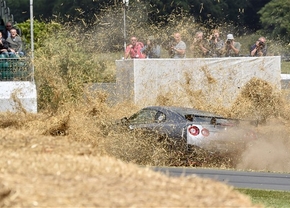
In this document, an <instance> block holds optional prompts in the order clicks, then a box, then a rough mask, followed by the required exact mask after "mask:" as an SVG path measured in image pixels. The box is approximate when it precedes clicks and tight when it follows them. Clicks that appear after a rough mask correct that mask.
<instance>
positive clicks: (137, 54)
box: [124, 37, 146, 59]
mask: <svg viewBox="0 0 290 208" xmlns="http://www.w3.org/2000/svg"><path fill="white" fill-rule="evenodd" d="M130 41H131V43H130V44H129V45H128V46H127V47H126V51H125V56H124V58H125V59H127V58H129V57H130V58H131V59H138V58H145V57H146V56H145V54H143V53H142V52H141V49H142V48H143V47H144V44H143V43H142V42H138V40H137V38H136V37H132V38H131V40H130Z"/></svg>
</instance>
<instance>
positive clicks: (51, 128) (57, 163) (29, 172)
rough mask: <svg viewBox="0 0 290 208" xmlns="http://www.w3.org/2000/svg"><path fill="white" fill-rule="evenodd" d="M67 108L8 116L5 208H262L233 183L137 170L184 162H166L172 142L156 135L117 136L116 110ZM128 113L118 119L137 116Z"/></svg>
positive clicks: (2, 185) (1, 177) (2, 144)
mask: <svg viewBox="0 0 290 208" xmlns="http://www.w3.org/2000/svg"><path fill="white" fill-rule="evenodd" d="M120 107H121V106H118V107H117V108H116V109H121V108H120ZM96 108H97V109H98V111H97V112H95V113H92V112H93V111H92V110H93V109H96ZM133 108H134V107H133ZM65 109H66V110H67V111H59V112H58V113H56V114H46V113H39V114H37V115H34V114H26V115H24V114H21V113H20V114H9V113H7V114H6V113H4V114H1V128H0V135H1V137H0V157H1V160H0V167H1V168H0V181H1V182H0V206H1V207H32V206H34V207H55V206H57V207H92V206H94V207H136V206H137V207H140V206H141V207H148V206H149V207H160V206H162V207H164V206H165V207H168V206H173V207H245V206H251V207H260V206H257V205H253V204H252V203H251V201H250V199H249V198H248V197H246V196H244V195H242V194H240V193H238V192H237V191H234V190H233V188H232V187H229V186H227V185H225V184H222V183H219V182H216V181H213V180H209V179H201V178H199V177H195V176H192V177H179V178H172V177H168V176H166V175H163V174H161V173H156V172H153V171H151V170H149V169H147V168H141V167H138V166H136V165H134V164H133V163H136V164H142V165H152V164H156V165H161V164H163V163H166V160H169V159H170V160H171V162H172V163H174V164H175V165H177V163H178V162H179V161H178V160H179V159H178V156H177V155H175V156H177V157H176V158H174V157H172V155H171V158H166V156H167V155H168V154H170V152H167V150H166V149H164V145H165V146H166V144H162V142H161V143H158V142H156V140H155V141H154V138H147V141H148V140H150V142H146V138H145V140H140V138H139V139H138V138H136V136H138V134H136V135H134V134H128V133H121V132H115V128H112V126H111V125H110V121H113V120H114V119H115V118H114V115H115V114H114V113H112V111H114V112H116V109H114V108H113V109H109V108H107V106H106V105H104V104H100V105H99V106H94V107H93V106H90V107H88V106H82V107H80V106H79V108H78V110H75V109H73V108H69V107H68V106H66V108H65ZM123 110H124V112H122V110H121V111H120V112H119V114H118V116H119V115H120V114H124V113H125V112H128V111H129V109H128V108H126V109H125V108H123ZM132 110H133V109H132ZM68 112H69V113H68ZM152 153H153V154H152ZM177 153H178V152H177ZM199 157H202V156H201V155H199ZM207 157H208V156H207ZM117 158H120V159H122V160H123V161H121V160H120V159H117ZM204 160H205V158H204ZM124 161H127V162H128V163H127V162H124ZM204 164H206V162H205V163H204Z"/></svg>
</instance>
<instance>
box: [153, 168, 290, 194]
mask: <svg viewBox="0 0 290 208" xmlns="http://www.w3.org/2000/svg"><path fill="white" fill-rule="evenodd" d="M152 169H153V170H154V171H157V172H162V173H165V174H166V175H169V176H173V177H179V176H190V175H197V176H199V177H203V178H211V179H214V180H217V181H220V182H224V183H226V184H228V185H231V186H234V187H236V188H247V189H260V190H275V191H290V173H268V172H250V171H249V172H247V171H235V170H220V169H201V168H174V167H152Z"/></svg>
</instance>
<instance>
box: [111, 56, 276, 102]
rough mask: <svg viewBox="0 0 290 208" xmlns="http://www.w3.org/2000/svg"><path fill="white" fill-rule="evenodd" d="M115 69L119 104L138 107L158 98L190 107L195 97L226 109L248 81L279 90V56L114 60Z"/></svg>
mask: <svg viewBox="0 0 290 208" xmlns="http://www.w3.org/2000/svg"><path fill="white" fill-rule="evenodd" d="M116 70H117V71H116V94H117V96H118V97H119V101H131V102H133V103H135V104H137V105H140V106H147V105H155V104H156V103H157V99H158V98H160V97H166V98H168V99H173V102H174V103H179V104H180V105H182V106H192V105H191V104H190V103H189V102H192V101H193V100H194V99H192V96H196V95H197V94H198V95H200V96H203V99H204V100H205V102H209V103H211V104H212V105H215V104H217V105H220V104H222V105H224V106H225V107H229V106H231V104H233V102H234V101H235V100H236V98H237V96H238V95H239V94H240V92H241V89H242V88H243V86H245V84H247V83H248V82H249V81H250V80H251V79H252V78H257V79H261V80H264V81H266V82H268V83H269V84H271V85H272V86H273V89H274V90H277V91H280V90H281V57H280V56H266V57H229V58H188V59H131V60H117V61H116ZM190 97H191V98H190Z"/></svg>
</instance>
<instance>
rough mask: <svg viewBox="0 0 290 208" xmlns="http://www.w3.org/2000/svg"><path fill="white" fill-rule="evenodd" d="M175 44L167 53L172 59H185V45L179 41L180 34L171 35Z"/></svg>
mask: <svg viewBox="0 0 290 208" xmlns="http://www.w3.org/2000/svg"><path fill="white" fill-rule="evenodd" d="M173 37H174V40H175V43H174V45H173V46H172V47H171V48H170V50H169V52H170V53H171V55H172V56H171V57H172V58H185V52H186V44H185V42H183V41H182V40H181V35H180V33H174V35H173Z"/></svg>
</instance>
